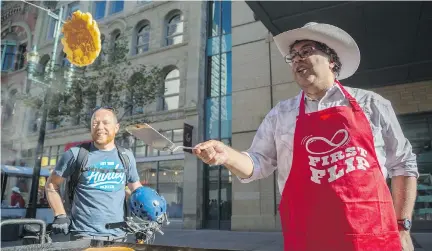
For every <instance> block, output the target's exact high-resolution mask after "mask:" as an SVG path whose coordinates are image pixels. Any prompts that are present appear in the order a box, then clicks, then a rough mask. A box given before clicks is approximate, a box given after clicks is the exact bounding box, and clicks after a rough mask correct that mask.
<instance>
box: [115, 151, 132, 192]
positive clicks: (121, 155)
mask: <svg viewBox="0 0 432 251" xmlns="http://www.w3.org/2000/svg"><path fill="white" fill-rule="evenodd" d="M116 147H117V152H118V155H119V158H120V161H121V162H122V164H123V168H124V171H125V176H126V184H127V181H128V179H129V167H130V160H129V157H128V156H127V154H126V149H125V148H123V147H122V146H118V145H116Z"/></svg>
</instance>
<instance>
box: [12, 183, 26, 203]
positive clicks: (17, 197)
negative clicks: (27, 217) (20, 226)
mask: <svg viewBox="0 0 432 251" xmlns="http://www.w3.org/2000/svg"><path fill="white" fill-rule="evenodd" d="M11 190H12V194H11V206H13V207H19V208H24V207H25V201H24V198H23V197H22V195H21V191H20V189H19V188H18V187H16V186H14V187H12V189H11Z"/></svg>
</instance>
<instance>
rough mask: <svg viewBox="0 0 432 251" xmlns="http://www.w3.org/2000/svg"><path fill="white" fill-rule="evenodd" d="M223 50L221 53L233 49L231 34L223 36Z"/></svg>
mask: <svg viewBox="0 0 432 251" xmlns="http://www.w3.org/2000/svg"><path fill="white" fill-rule="evenodd" d="M220 48H221V51H220V53H224V52H228V51H231V48H232V43H231V34H227V35H223V36H221V46H220Z"/></svg>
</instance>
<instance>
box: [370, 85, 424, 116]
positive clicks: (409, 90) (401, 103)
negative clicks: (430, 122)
mask: <svg viewBox="0 0 432 251" xmlns="http://www.w3.org/2000/svg"><path fill="white" fill-rule="evenodd" d="M370 90H371V91H375V92H377V93H379V94H380V95H382V96H383V97H384V98H386V99H388V100H390V102H391V103H392V105H393V109H394V110H395V112H396V114H408V113H416V112H426V111H432V80H428V81H423V82H416V83H410V84H400V85H392V86H386V87H381V88H373V89H370Z"/></svg>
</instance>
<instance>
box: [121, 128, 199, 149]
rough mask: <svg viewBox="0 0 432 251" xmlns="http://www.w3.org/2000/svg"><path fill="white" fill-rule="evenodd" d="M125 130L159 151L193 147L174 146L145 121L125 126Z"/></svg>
mask: <svg viewBox="0 0 432 251" xmlns="http://www.w3.org/2000/svg"><path fill="white" fill-rule="evenodd" d="M126 131H127V132H129V133H130V134H132V135H133V136H135V137H136V138H137V139H140V140H142V141H144V143H145V144H147V145H149V146H151V147H152V148H154V149H157V150H160V151H171V152H175V151H177V150H179V149H190V150H192V149H194V148H193V147H187V146H176V145H175V144H174V143H173V142H172V141H171V140H169V139H168V138H167V137H165V136H163V135H162V134H160V133H159V132H158V131H157V130H155V129H154V128H153V127H151V126H150V125H149V124H147V123H143V124H136V125H130V126H127V127H126Z"/></svg>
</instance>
